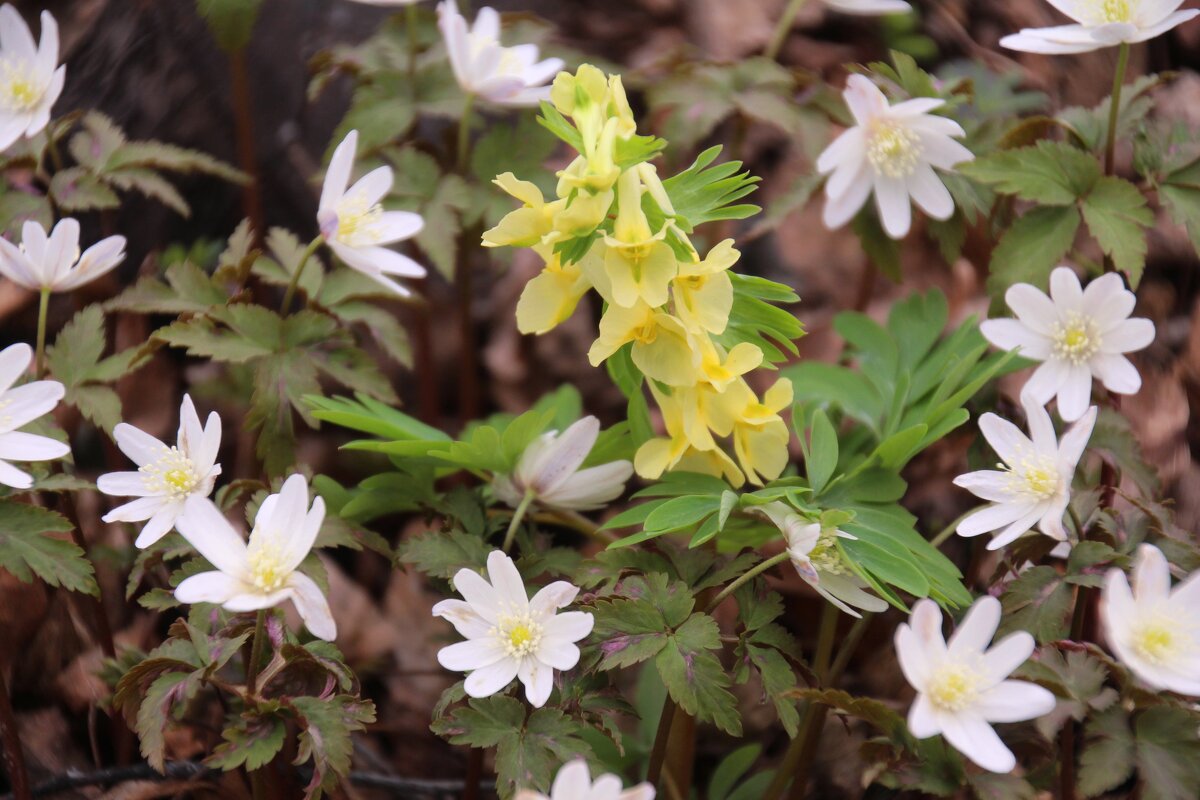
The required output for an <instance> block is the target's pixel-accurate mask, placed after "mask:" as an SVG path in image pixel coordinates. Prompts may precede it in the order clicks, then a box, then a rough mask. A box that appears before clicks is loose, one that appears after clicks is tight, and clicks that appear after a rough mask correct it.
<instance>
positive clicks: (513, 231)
mask: <svg viewBox="0 0 1200 800" xmlns="http://www.w3.org/2000/svg"><path fill="white" fill-rule="evenodd" d="M549 232H550V225H549V223H548V221H547V219H546V215H545V214H544V213H543V212H542V209H540V208H528V207H526V208H518V209H517V210H516V211H510V212H509V213H508V214H505V215H504V218H503V219H502V220H500V222H499V223H498V224H497V225H496V227H494V228H492V229H490V230H488V231H485V232H484V234H483V246H484V247H510V246H511V247H532V246H533V245H535V244H537V243H538V242H540V241H541V239H542V237H543V236H545V235H546V234H547V233H549Z"/></svg>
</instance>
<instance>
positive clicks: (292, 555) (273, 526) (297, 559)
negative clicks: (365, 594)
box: [175, 475, 337, 642]
mask: <svg viewBox="0 0 1200 800" xmlns="http://www.w3.org/2000/svg"><path fill="white" fill-rule="evenodd" d="M324 519H325V501H324V500H322V499H321V498H320V497H318V498H316V499H315V500H313V503H312V508H311V509H310V508H309V506H308V482H307V481H306V480H305V479H304V476H303V475H292V476H291V477H289V478H288V479H287V480H286V481H284V482H283V488H282V489H280V491H279V493H278V494H273V495H271V496H269V497H268V498H267V499H266V500H264V501H263V503H262V505H261V506H259V509H258V514H257V515H256V516H255V518H254V529H253V530H252V531H251V532H250V540H249V542H247V541H246V540H245V539H243V538H242V535H241V534H240V533H238V532H237V531H236V530H234V527H233V526H232V525H230V524H229V520H227V519H225V517H224V515H222V514H221V512H220V510H219V509H218V508H217V507H216V506H215V505H214V504H213V502H212V501H211V500H209V499H208V498H206V497H191V498H189V499H188V501H187V504H186V508H185V509H184V512H183V515H182V516H181V517H180V518H179V520H178V521H177V522H176V523H175V525H176V527H177V528H178V529H179V532H180V533H182V534H183V537H184V538H185V539H187V540H188V542H189V543H190V544H191V545H192V547H194V548H196V550H197V551H199V553H200V555H202V556H204V557H205V558H206V559H208V562H209V563H210V564H212V565H213V566H214V567H216V570H214V571H211V572H201V573H200V574H198V575H193V576H191V577H190V578H185V579H184V580H183V582H182V583H180V584H179V586H178V587H176V589H175V599H176V600H178V601H179V602H181V603H216V604H218V605H221V606H223V607H224V608H225V609H226V610H228V611H235V612H241V611H259V610H262V609H264V608H273V607H275V606H277V605H279V604H280V603H282V602H284V601H285V600H291V601H292V603H293V605H295V606H296V611H298V612H299V613H300V618H301V619H303V620H304V624H305V625H306V626H307V627H308V630H309V631H310V632H311V633H312V634H313V635H314V636H317V637H319V638H321V639H324V640H325V641H327V642H331V641H333V640H334V639H335V638H337V623H335V622H334V620H333V614H332V613H331V612H330V610H329V602H328V601H327V600H326V599H325V595H324V594H323V593H322V592H321V587H319V586H317V584H316V581H314V580H313V579H312V578H310V577H308V576H307V575H305V574H304V573H303V572H299V571H297V568H298V567H299V566H300V563H301V562H302V561H304V559H305V558H306V557H307V556H308V553H309V551H310V550H312V546H313V542H315V541H316V539H317V534H318V533H319V532H320V530H321V523H322V522H323V521H324Z"/></svg>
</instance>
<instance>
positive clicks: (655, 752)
mask: <svg viewBox="0 0 1200 800" xmlns="http://www.w3.org/2000/svg"><path fill="white" fill-rule="evenodd" d="M676 709H677V706H676V705H675V703H674V702H672V701H671V696H670V695H669V694H668V695H667V700H666V702H665V703H663V710H662V715H661V716H659V718H658V732H657V733H656V734H655V735H654V748H653V749H652V750H651V751H650V766H649V767H648V768H647V769H646V782H647V783H649V784H650V785H651V786H655V787H657V786H658V781H659V778H660V777H661V776H662V768H663V762H664V761H665V760H666V756H667V742H669V741H670V739H671V723H673V722H674V721H675V711H676Z"/></svg>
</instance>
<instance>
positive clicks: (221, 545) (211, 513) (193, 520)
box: [175, 496, 247, 578]
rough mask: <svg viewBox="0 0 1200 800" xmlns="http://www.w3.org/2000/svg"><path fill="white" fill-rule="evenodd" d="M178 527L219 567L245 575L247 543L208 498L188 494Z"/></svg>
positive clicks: (209, 561) (192, 543) (223, 570)
mask: <svg viewBox="0 0 1200 800" xmlns="http://www.w3.org/2000/svg"><path fill="white" fill-rule="evenodd" d="M175 527H176V528H177V529H178V530H179V532H180V533H181V534H183V538H185V539H187V540H188V543H189V544H191V546H192V547H194V548H196V550H197V551H198V552H199V553H200V555H202V556H204V557H205V558H206V559H208V563H210V564H212V565H213V566H214V567H216V568H217V569H219V570H221V571H222V572H224V573H227V574H229V575H233V576H234V577H237V578H241V577H243V576H244V575H245V574H246V571H247V570H246V542H245V541H244V540H243V539H242V537H241V535H240V534H239V533H238V532H237V531H236V530H234V529H233V526H232V525H230V524H229V520H227V519H225V516H224V515H223V514H222V513H221V511H220V510H219V509H218V508H217V507H216V505H214V504H213V502H212V501H211V500H209V499H208V498H207V497H195V496H193V497H189V498H188V500H187V502H186V503H185V504H184V507H183V516H181V517H180V518H179V519H177V520H176V521H175Z"/></svg>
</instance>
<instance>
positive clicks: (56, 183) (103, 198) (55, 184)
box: [50, 167, 121, 212]
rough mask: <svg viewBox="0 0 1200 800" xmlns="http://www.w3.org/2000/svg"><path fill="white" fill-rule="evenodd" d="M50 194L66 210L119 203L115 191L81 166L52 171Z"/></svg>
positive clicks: (113, 205) (95, 208)
mask: <svg viewBox="0 0 1200 800" xmlns="http://www.w3.org/2000/svg"><path fill="white" fill-rule="evenodd" d="M50 196H51V197H53V198H54V204H55V205H56V206H58V208H59V209H61V210H62V211H66V212H78V211H100V210H106V209H113V208H119V207H120V205H121V199H120V198H119V197H117V193H116V192H114V191H113V190H112V189H110V188H109V187H108V186H107V185H106V184H105V183H104V182H103V181H101V180H100V179H99V178H98V177H96V176H95V175H92V174H90V173H89V172H88V171H87V170H86V169H84V168H83V167H68V168H66V169H64V170H60V171H58V172H56V173H54V177H53V178H52V179H51V180H50Z"/></svg>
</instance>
